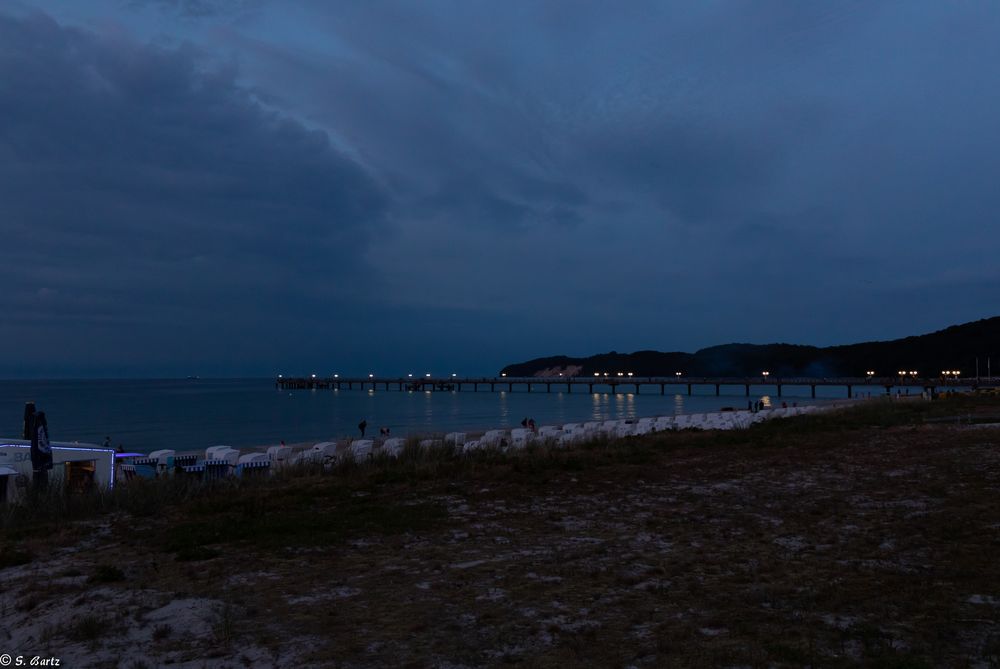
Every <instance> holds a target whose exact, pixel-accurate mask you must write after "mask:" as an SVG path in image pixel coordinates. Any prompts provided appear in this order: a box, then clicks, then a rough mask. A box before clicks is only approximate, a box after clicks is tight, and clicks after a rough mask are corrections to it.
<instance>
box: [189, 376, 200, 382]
mask: <svg viewBox="0 0 1000 669" xmlns="http://www.w3.org/2000/svg"><path fill="white" fill-rule="evenodd" d="M200 379H201V377H200V376H189V377H188V381H198V380H200Z"/></svg>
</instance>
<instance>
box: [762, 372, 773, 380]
mask: <svg viewBox="0 0 1000 669" xmlns="http://www.w3.org/2000/svg"><path fill="white" fill-rule="evenodd" d="M760 374H761V376H763V377H764V380H767V377H769V376H771V372H761V373H760Z"/></svg>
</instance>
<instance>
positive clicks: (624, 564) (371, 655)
mask: <svg viewBox="0 0 1000 669" xmlns="http://www.w3.org/2000/svg"><path fill="white" fill-rule="evenodd" d="M931 404H934V403H899V404H889V403H879V405H878V406H875V405H862V406H860V407H858V408H856V409H854V410H852V411H848V412H847V413H838V414H828V415H823V416H806V417H800V418H795V419H789V420H786V421H773V422H770V421H769V422H767V423H765V424H762V425H758V426H754V427H753V428H751V429H750V430H745V431H735V432H728V433H727V432H683V433H665V434H654V435H648V436H645V437H636V438H629V439H625V440H622V441H619V442H611V443H605V444H602V445H599V446H594V447H586V446H583V447H580V448H569V449H557V450H552V451H536V452H519V453H514V454H510V455H506V456H500V455H497V456H489V457H487V456H486V455H482V456H481V457H475V458H459V459H448V460H437V459H433V460H424V461H416V460H415V461H410V462H399V463H396V464H393V463H383V464H381V465H379V466H373V467H370V468H366V467H356V466H353V467H348V468H339V469H335V470H334V471H332V472H329V473H326V474H321V473H316V474H313V475H310V476H306V477H303V478H298V479H294V480H293V479H287V480H278V479H275V480H273V481H271V482H269V483H267V484H265V485H264V486H263V487H254V486H235V487H228V488H225V489H219V493H218V494H205V495H195V496H193V497H192V496H188V497H184V498H182V499H179V500H176V501H172V502H170V503H169V504H167V505H165V506H164V507H163V508H156V509H151V510H146V511H143V512H138V511H135V510H133V511H131V512H128V511H124V510H122V511H116V512H110V513H106V514H99V515H98V516H96V517H93V518H91V519H86V518H84V519H81V520H79V521H76V522H71V523H65V522H55V521H48V522H46V523H44V524H43V527H44V528H45V529H44V530H43V531H41V530H38V531H33V530H32V529H30V527H22V528H21V529H17V528H16V527H15V528H11V527H8V528H5V529H4V534H3V546H4V551H5V552H4V553H3V555H4V559H5V563H4V566H3V569H2V570H0V582H2V584H3V588H2V594H0V609H2V610H3V611H5V615H4V617H3V623H2V628H0V636H3V637H5V638H6V639H7V645H8V647H10V648H15V649H18V650H23V651H24V652H30V653H36V654H37V653H41V654H45V653H49V654H51V655H52V656H58V657H61V658H63V659H64V660H65V662H67V663H68V666H95V667H96V666H121V667H132V666H159V665H163V664H167V663H169V664H171V665H173V666H179V667H200V666H203V664H204V663H205V662H206V661H210V662H211V663H212V664H213V665H216V666H222V667H238V666H261V667H264V666H277V667H293V666H302V665H303V664H306V665H309V666H358V667H362V666H387V665H394V666H398V665H401V664H408V663H409V664H412V663H416V664H419V665H421V666H424V665H427V666H451V667H460V666H467V667H471V666H499V665H503V664H508V663H510V662H520V663H524V662H527V663H529V664H531V665H535V666H567V665H594V666H608V665H623V664H634V665H636V666H663V665H664V664H669V665H672V666H696V665H698V666H704V665H706V664H707V665H718V664H748V663H753V662H764V663H766V664H773V665H776V666H793V665H796V666H797V665H801V664H821V665H831V666H839V665H843V664H854V663H859V662H860V663H872V662H886V661H889V659H893V658H895V659H894V661H895V660H901V661H906V662H910V664H912V663H917V665H920V663H921V662H923V663H926V664H929V665H941V664H946V665H950V664H955V663H956V662H958V663H962V662H966V661H968V662H985V663H988V662H989V661H991V660H990V658H994V659H995V658H996V657H997V653H998V652H1000V646H997V644H996V639H995V629H994V621H995V619H996V613H997V610H998V608H997V607H998V606H1000V592H998V591H997V590H996V584H997V583H1000V572H997V564H996V562H995V561H993V560H992V559H990V558H989V557H988V556H989V555H991V554H992V549H991V548H990V547H991V546H992V544H993V543H995V542H996V539H997V531H998V528H1000V507H998V505H997V500H998V499H1000V496H998V495H997V492H998V487H997V486H998V481H997V479H996V476H995V473H996V468H997V466H998V465H1000V460H998V450H997V443H1000V430H998V429H997V427H996V426H991V425H989V424H988V422H987V423H984V424H983V425H970V424H968V422H969V420H971V416H973V415H983V416H985V417H988V416H989V415H996V413H997V412H998V410H1000V407H998V406H997V404H996V401H995V400H993V401H992V403H986V404H983V405H981V406H980V405H977V406H962V407H958V408H954V407H953V408H948V407H947V406H946V404H947V403H945V402H942V403H936V404H934V406H930V405H931ZM932 411H938V412H941V413H942V414H944V415H945V416H948V415H951V416H955V415H958V416H960V417H961V419H962V421H963V422H962V423H961V424H958V423H954V422H926V420H925V419H927V418H928V417H929V416H932V415H934V414H931V413H930V412H932ZM977 412H978V413H977ZM983 420H986V418H984V419H983ZM18 555H20V556H22V560H23V561H24V563H23V564H17V562H18V559H17V556H18ZM12 556H13V557H12ZM927 583H934V584H935V586H934V587H933V588H927V587H926V584H927ZM609 639H614V640H616V642H615V643H608V640H609ZM64 666H65V665H64Z"/></svg>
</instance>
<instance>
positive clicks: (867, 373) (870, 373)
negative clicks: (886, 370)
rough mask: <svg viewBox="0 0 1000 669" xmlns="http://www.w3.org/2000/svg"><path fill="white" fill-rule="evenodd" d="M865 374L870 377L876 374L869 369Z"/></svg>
mask: <svg viewBox="0 0 1000 669" xmlns="http://www.w3.org/2000/svg"><path fill="white" fill-rule="evenodd" d="M865 376H867V377H868V378H869V379H870V378H872V377H873V376H875V372H873V371H871V370H868V371H867V372H865Z"/></svg>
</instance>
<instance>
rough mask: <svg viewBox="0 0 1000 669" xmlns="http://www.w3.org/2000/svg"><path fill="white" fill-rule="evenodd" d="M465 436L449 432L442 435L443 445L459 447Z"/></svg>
mask: <svg viewBox="0 0 1000 669" xmlns="http://www.w3.org/2000/svg"><path fill="white" fill-rule="evenodd" d="M465 436H466V435H465V433H464V432H449V433H448V434H446V435H444V443H446V444H452V445H455V446H461V445H462V444H464V443H465V441H466V439H465Z"/></svg>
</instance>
